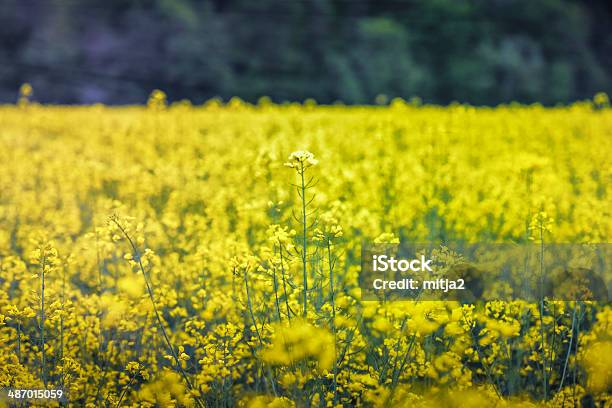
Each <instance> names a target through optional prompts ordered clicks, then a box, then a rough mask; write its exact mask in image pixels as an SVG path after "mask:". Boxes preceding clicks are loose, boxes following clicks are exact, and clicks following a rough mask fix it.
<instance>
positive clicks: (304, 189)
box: [300, 163, 308, 317]
mask: <svg viewBox="0 0 612 408" xmlns="http://www.w3.org/2000/svg"><path fill="white" fill-rule="evenodd" d="M300 177H301V179H302V187H301V188H302V194H301V198H302V272H303V280H304V291H303V293H304V310H303V312H302V315H303V316H304V317H306V314H307V307H308V272H307V269H306V251H307V249H308V246H307V245H308V244H307V240H306V229H307V228H306V184H305V182H304V164H303V163H302V164H301V167H300Z"/></svg>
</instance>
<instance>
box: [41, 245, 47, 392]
mask: <svg viewBox="0 0 612 408" xmlns="http://www.w3.org/2000/svg"><path fill="white" fill-rule="evenodd" d="M42 250H43V251H44V248H43V249H42ZM46 262H47V260H46V258H45V256H44V255H43V258H42V262H41V267H40V269H41V274H40V287H41V290H40V345H41V349H42V361H41V369H42V378H43V383H44V384H45V388H46V387H47V372H46V367H45V364H46V363H45V263H46Z"/></svg>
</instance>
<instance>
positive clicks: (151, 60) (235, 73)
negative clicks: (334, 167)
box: [0, 0, 612, 104]
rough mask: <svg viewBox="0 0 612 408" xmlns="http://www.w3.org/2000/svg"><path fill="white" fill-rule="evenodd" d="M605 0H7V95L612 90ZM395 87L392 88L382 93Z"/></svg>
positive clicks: (547, 96) (503, 95) (79, 97)
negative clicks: (25, 91)
mask: <svg viewBox="0 0 612 408" xmlns="http://www.w3.org/2000/svg"><path fill="white" fill-rule="evenodd" d="M610 8H611V6H610V5H609V4H608V2H606V1H604V0H599V1H595V0H592V1H588V2H581V1H576V0H538V1H531V0H259V1H251V0H231V1H230V0H215V1H197V0H107V1H95V0H3V1H2V2H0V42H1V43H2V47H1V48H0V100H2V101H10V102H12V101H14V100H15V99H16V94H17V89H18V87H19V85H20V84H21V83H23V82H30V83H32V85H33V87H34V91H35V99H37V100H40V101H43V102H62V103H91V102H105V103H142V102H144V101H145V100H146V96H147V95H148V93H149V92H150V91H151V90H152V89H154V88H160V89H163V90H164V91H166V92H167V93H168V95H169V97H170V99H171V100H177V99H184V98H186V99H190V100H192V101H193V102H196V103H199V102H202V101H203V100H206V99H209V98H211V97H215V96H218V97H221V98H223V99H225V100H227V99H228V98H230V97H232V96H239V97H241V98H243V99H246V100H249V101H256V100H257V99H259V98H260V97H262V96H264V95H267V96H270V97H271V98H272V99H273V100H274V101H277V102H282V101H285V100H288V101H295V100H298V101H302V100H305V99H306V98H314V99H316V100H317V101H318V102H320V103H333V102H336V101H342V102H345V103H374V102H375V100H378V101H379V102H381V101H382V102H384V101H385V100H390V99H391V98H393V97H397V96H399V97H403V98H405V99H409V98H411V97H413V96H420V97H421V98H422V99H423V100H424V101H425V102H434V103H449V102H452V101H460V102H470V103H473V104H497V103H502V102H508V101H513V100H516V101H520V102H525V103H530V102H541V103H544V104H555V103H559V102H569V101H572V100H576V99H584V98H589V97H592V96H593V94H594V93H596V92H598V91H605V92H608V93H610V91H611V90H612V36H611V35H610V31H611V27H612V17H611V15H612V13H611V9H610ZM381 94H384V95H385V96H386V97H379V98H378V99H377V96H379V95H381Z"/></svg>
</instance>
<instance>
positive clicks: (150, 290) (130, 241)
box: [113, 220, 205, 408]
mask: <svg viewBox="0 0 612 408" xmlns="http://www.w3.org/2000/svg"><path fill="white" fill-rule="evenodd" d="M113 222H114V223H115V225H117V227H118V228H119V229H120V230H121V232H122V233H123V235H124V236H125V238H126V239H127V240H128V242H129V243H130V246H131V247H132V251H133V252H134V255H135V256H136V259H138V266H139V267H140V271H141V272H142V276H143V278H144V281H145V285H146V287H147V292H148V294H149V299H151V303H152V305H153V312H154V313H155V318H156V319H157V325H158V326H159V329H160V330H161V332H162V335H163V337H164V340H165V341H166V345H167V346H168V349H169V350H170V354H171V355H172V358H173V359H174V362H175V364H176V367H177V368H178V370H179V372H180V373H181V376H182V377H183V379H184V380H185V383H187V386H188V387H189V389H190V390H195V388H194V387H193V385H192V384H191V381H190V380H189V377H188V376H187V373H186V372H185V370H184V369H183V367H182V366H181V361H180V360H179V358H178V355H177V354H176V351H175V350H174V347H172V343H171V342H170V338H169V337H168V334H167V333H166V329H165V328H164V325H163V323H162V320H161V317H160V315H159V312H158V310H157V305H156V304H155V296H154V295H153V289H151V285H150V284H149V279H148V278H147V274H146V272H145V269H144V265H143V264H142V259H141V256H140V251H138V248H137V247H136V244H134V241H132V239H131V238H130V236H129V234H128V233H127V231H126V230H125V229H124V228H123V227H122V226H121V224H119V223H118V222H117V221H116V220H113ZM195 401H196V403H197V404H198V406H199V407H200V408H205V406H204V403H203V402H202V401H200V399H199V398H195Z"/></svg>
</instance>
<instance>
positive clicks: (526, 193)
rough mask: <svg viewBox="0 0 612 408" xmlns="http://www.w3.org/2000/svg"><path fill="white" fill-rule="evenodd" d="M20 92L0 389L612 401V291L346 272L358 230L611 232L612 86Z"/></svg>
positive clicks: (134, 401) (249, 398) (11, 140)
mask: <svg viewBox="0 0 612 408" xmlns="http://www.w3.org/2000/svg"><path fill="white" fill-rule="evenodd" d="M22 93H23V94H24V96H23V97H22V100H21V101H20V103H19V104H18V105H16V106H2V107H0V152H1V153H0V154H1V157H2V160H0V288H1V290H0V388H30V389H31V388H38V389H40V388H45V389H55V388H63V389H64V390H65V391H66V393H67V394H68V401H69V402H70V405H71V406H91V407H98V406H102V407H107V406H108V407H111V406H133V407H154V406H157V407H169V406H197V407H204V406H205V407H209V406H210V407H217V406H224V407H225V406H227V407H229V406H248V407H263V406H272V407H290V406H297V407H304V406H313V407H319V406H325V407H334V406H416V407H421V406H422V407H439V406H449V407H484V406H494V405H495V406H500V407H504V406H539V405H542V406H555V407H557V406H558V407H562V406H567V407H570V406H580V405H581V404H584V406H604V405H605V406H610V404H612V398H611V397H610V392H611V391H612V309H611V308H610V305H609V304H601V303H600V304H598V303H589V302H552V301H543V302H542V303H541V304H534V303H526V302H523V301H512V302H501V301H497V302H487V303H479V304H475V305H470V304H463V305H462V304H459V303H457V302H429V301H428V302H389V303H378V302H371V301H369V302H365V301H362V300H361V297H360V289H359V287H358V285H357V275H358V272H359V262H360V260H359V257H360V247H361V245H362V242H364V241H375V240H378V241H379V242H392V241H393V240H398V239H399V240H401V241H415V242H424V241H439V240H465V241H468V242H481V241H488V242H527V241H528V240H529V239H530V238H534V237H533V236H532V235H533V229H530V226H532V225H533V223H534V222H536V223H537V222H540V225H543V224H542V222H543V221H542V220H546V222H545V225H546V228H545V237H544V236H537V237H535V239H546V240H547V241H548V242H570V243H593V242H608V240H609V239H610V237H611V236H612V218H611V214H610V208H611V206H610V202H611V200H610V189H611V187H612V184H611V181H612V166H611V164H612V160H611V157H612V110H610V108H609V103H608V100H607V98H606V97H605V95H599V96H598V99H597V100H596V101H594V102H582V103H576V104H574V105H571V106H565V107H556V108H544V107H542V106H535V105H534V106H521V105H508V106H500V107H497V108H474V107H469V106H464V105H451V106H449V107H437V106H427V105H424V106H421V105H419V104H417V103H407V102H404V101H401V100H394V101H393V102H392V103H391V104H390V105H389V106H379V107H347V106H340V105H334V106H317V105H316V104H315V103H313V102H309V103H305V104H303V105H299V104H287V105H275V104H271V103H270V102H268V101H266V100H262V101H261V103H260V104H258V105H249V104H246V103H244V102H241V101H239V100H232V101H230V102H229V103H227V104H221V103H219V102H217V101H211V102H209V103H207V104H205V105H204V106H191V105H190V104H188V103H179V104H174V105H171V106H166V102H165V96H164V95H163V93H161V92H156V93H154V94H153V95H152V97H151V99H150V101H149V104H148V106H144V107H142V106H134V107H107V106H90V107H76V106H75V107H68V106H40V105H36V104H33V103H30V102H29V101H28V98H27V97H28V94H27V89H26V90H25V91H22ZM542 312H543V313H542ZM5 402H6V401H5ZM0 404H2V402H0ZM589 404H591V405H589ZM597 404H601V405H597Z"/></svg>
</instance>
